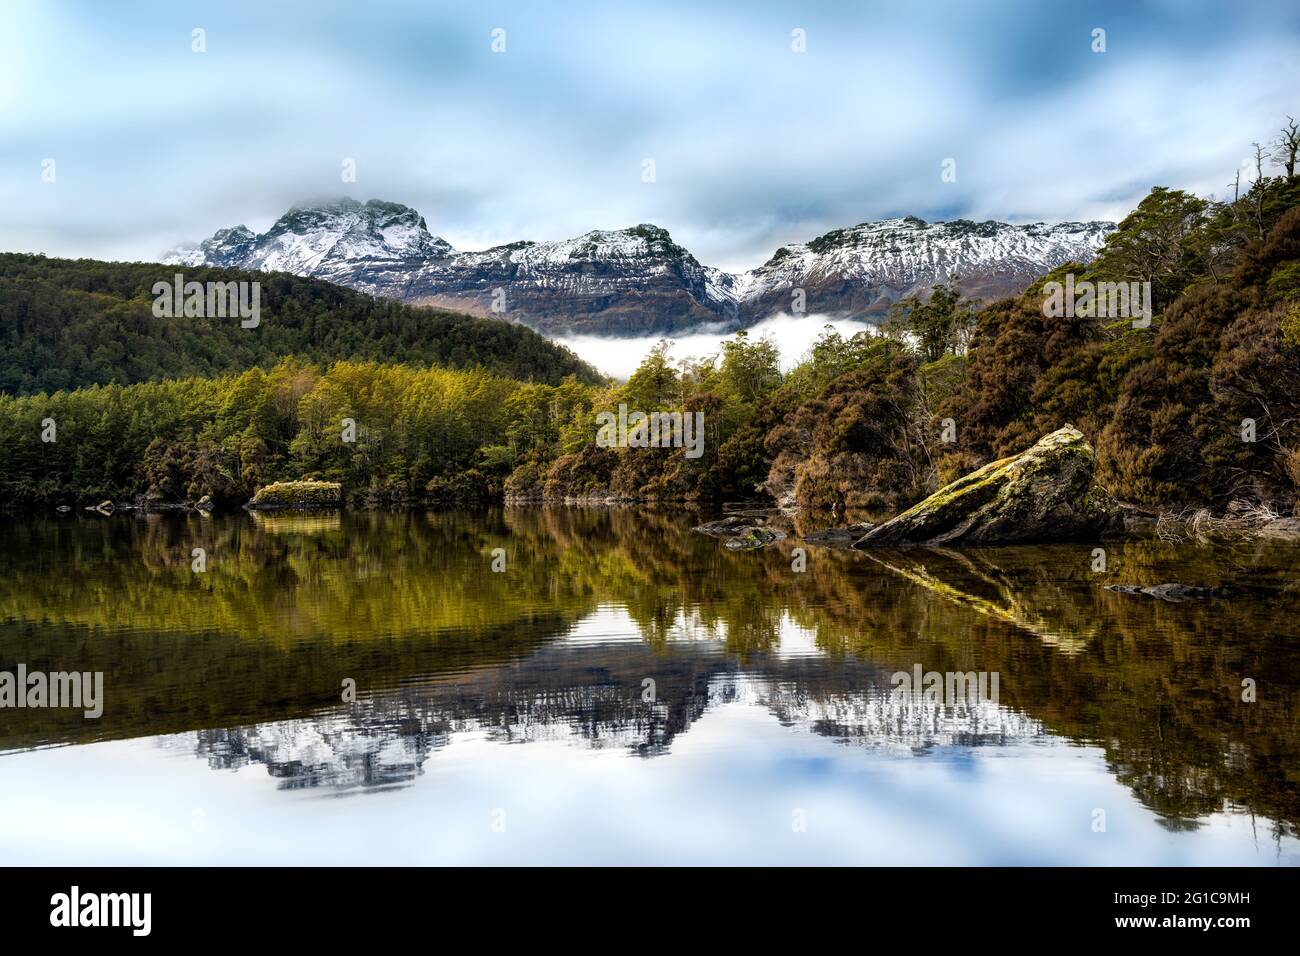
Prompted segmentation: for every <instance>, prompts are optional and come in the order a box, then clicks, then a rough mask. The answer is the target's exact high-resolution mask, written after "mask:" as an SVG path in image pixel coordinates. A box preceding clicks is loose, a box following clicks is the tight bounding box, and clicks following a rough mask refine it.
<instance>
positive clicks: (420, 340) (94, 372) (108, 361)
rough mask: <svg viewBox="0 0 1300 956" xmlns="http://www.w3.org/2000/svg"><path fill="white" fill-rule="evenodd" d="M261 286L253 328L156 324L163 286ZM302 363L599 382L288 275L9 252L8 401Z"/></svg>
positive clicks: (219, 321) (513, 329) (446, 323)
mask: <svg viewBox="0 0 1300 956" xmlns="http://www.w3.org/2000/svg"><path fill="white" fill-rule="evenodd" d="M178 271H179V272H182V273H183V274H184V277H185V281H187V282H190V281H194V282H202V283H206V282H230V281H241V280H242V281H247V282H253V281H256V282H259V283H260V284H261V288H260V306H261V308H260V318H259V321H258V323H257V325H256V327H255V328H243V327H241V324H240V320H239V319H238V318H237V317H233V318H212V317H198V316H195V317H177V318H159V317H155V315H154V314H153V303H154V295H153V294H152V291H151V290H152V288H153V286H154V284H155V283H157V282H160V281H163V282H169V283H170V282H171V281H172V280H173V276H174V275H175V274H176V273H177V272H178ZM289 355H295V356H298V357H300V358H304V359H307V360H309V361H312V362H319V363H329V362H333V361H338V360H341V359H359V360H364V359H375V360H382V361H385V362H397V363H403V364H412V365H420V366H424V365H430V364H434V365H441V366H444V367H448V368H474V367H482V368H485V369H487V370H488V371H492V372H496V373H499V374H502V375H507V376H510V377H512V378H517V379H521V380H525V381H538V382H549V383H551V384H557V383H559V382H560V381H562V380H563V379H564V378H565V377H567V376H569V375H574V376H577V378H578V379H579V380H581V381H585V382H591V383H594V382H597V381H599V380H600V376H599V375H598V374H597V373H596V371H595V370H594V369H592V368H591V367H590V366H588V365H587V364H586V363H584V362H582V361H581V360H580V359H578V357H577V356H575V355H574V354H573V353H572V352H570V351H568V350H567V349H565V348H563V347H562V346H559V345H556V344H554V343H552V342H549V341H547V340H546V339H545V338H543V337H542V336H540V335H538V334H537V333H535V332H533V331H531V330H530V329H527V328H524V327H523V326H520V325H515V324H511V323H508V322H503V321H496V320H491V319H482V318H472V317H470V316H466V315H460V314H457V313H453V312H443V311H437V310H433V309H420V308H412V307H409V306H404V305H400V304H398V303H396V302H391V301H388V300H384V299H376V298H373V297H371V296H368V295H364V294H362V293H359V292H354V291H352V290H350V289H344V288H342V287H339V286H335V285H332V284H330V283H328V282H323V281H320V280H317V279H305V278H300V277H297V276H292V275H288V274H285V273H255V272H244V271H240V270H236V269H216V268H203V267H185V268H183V269H181V268H179V267H176V266H163V265H158V264H151V263H123V262H97V261H94V260H88V259H77V260H70V259H48V258H46V257H44V256H37V255H22V254H16V253H0V392H4V393H8V394H27V393H31V392H42V391H48V392H52V391H57V390H59V389H69V388H79V387H81V386H85V385H107V384H113V383H116V384H122V385H125V384H130V383H134V382H148V381H161V380H163V379H169V378H183V377H188V376H195V375H199V376H213V375H221V374H224V373H227V372H242V371H244V370H246V369H249V368H251V367H253V366H255V365H262V366H267V367H269V366H271V365H274V364H275V362H276V361H278V360H279V359H281V358H283V357H285V356H289Z"/></svg>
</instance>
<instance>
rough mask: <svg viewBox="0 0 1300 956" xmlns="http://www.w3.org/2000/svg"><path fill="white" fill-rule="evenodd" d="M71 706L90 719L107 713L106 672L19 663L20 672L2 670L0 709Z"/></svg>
mask: <svg viewBox="0 0 1300 956" xmlns="http://www.w3.org/2000/svg"><path fill="white" fill-rule="evenodd" d="M4 707H32V708H36V707H68V708H72V709H78V710H81V711H82V712H83V716H85V717H87V718H88V719H90V720H97V719H98V718H99V717H100V716H101V715H102V714H103V713H104V672H103V671H95V672H94V673H91V672H90V671H86V672H85V673H81V672H79V671H71V672H64V671H52V672H51V673H49V674H46V673H45V672H43V671H30V672H29V671H28V670H27V665H26V664H19V665H18V671H17V673H14V672H11V671H0V708H4Z"/></svg>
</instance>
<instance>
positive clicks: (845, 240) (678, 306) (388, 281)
mask: <svg viewBox="0 0 1300 956" xmlns="http://www.w3.org/2000/svg"><path fill="white" fill-rule="evenodd" d="M1114 228H1115V225H1114V224H1113V223H1109V222H1086V223H1078V222H1065V223H1057V224H1054V225H1048V224H1045V223H1032V224H1030V225H1022V226H1013V225H1008V224H1007V223H1003V222H991V221H990V222H979V223H977V222H971V221H970V220H965V219H957V220H953V221H951V222H935V223H927V222H925V221H924V220H921V219H917V218H915V217H911V216H909V217H907V218H904V219H886V220H882V221H879V222H867V223H862V224H860V225H857V226H852V227H849V228H846V229H836V230H833V231H831V232H828V233H826V234H825V235H822V236H819V237H817V238H816V239H813V240H811V241H810V242H807V243H800V244H797V245H790V246H783V247H781V248H780V249H778V250H777V251H776V252H775V254H773V256H772V257H771V258H770V259H769V260H768V261H767V262H765V263H764V264H763V265H761V266H759V267H758V268H757V269H751V270H749V271H747V272H742V273H727V272H723V271H722V270H719V269H713V268H710V267H708V266H704V265H701V263H700V262H699V260H697V259H696V258H695V257H694V256H693V255H691V253H690V252H689V251H687V250H686V249H684V248H682V247H681V246H679V245H678V244H677V243H675V242H674V241H673V240H672V237H671V236H670V235H669V234H668V232H667V231H666V230H664V229H661V228H660V227H658V226H654V225H646V224H643V225H638V226H633V227H630V228H627V229H616V230H594V231H592V232H588V233H586V234H585V235H582V236H578V237H577V238H575V239H565V240H560V241H553V242H529V241H521V242H513V243H509V244H508V245H504V246H497V247H495V248H492V249H487V250H484V251H482V252H458V251H456V250H455V249H453V248H452V246H451V244H450V243H448V242H447V241H446V240H444V239H441V238H439V237H437V236H434V235H432V234H430V232H429V230H428V228H427V226H426V224H425V221H424V219H423V217H421V216H420V214H419V213H417V212H416V211H415V210H414V209H411V208H409V207H407V206H402V205H399V204H397V203H390V202H382V201H379V200H371V201H369V202H366V203H360V202H357V201H356V200H352V199H341V200H338V201H335V202H328V203H321V204H309V205H301V206H295V207H294V208H293V209H291V210H289V212H287V213H286V214H285V215H283V216H282V217H280V219H278V220H277V221H276V222H275V224H274V225H272V226H271V228H270V229H268V230H267V231H266V232H265V233H262V234H261V235H258V234H256V233H254V232H253V231H252V230H250V229H248V228H247V227H245V226H242V225H241V226H236V227H234V228H233V229H222V230H219V231H218V232H217V233H215V234H214V235H213V236H212V237H211V238H209V239H206V240H204V241H203V242H202V243H201V244H199V245H198V246H197V247H190V248H183V249H176V250H172V251H171V252H169V253H167V254H166V255H165V256H164V257H163V260H162V261H163V262H165V263H169V264H175V265H185V266H196V265H221V266H237V267H239V268H244V269H257V270H261V271H284V272H292V273H295V274H297V275H309V276H313V277H315V278H319V279H327V280H329V281H331V282H337V283H339V284H340V285H346V286H350V287H352V288H356V289H360V290H362V291H365V292H369V293H372V294H375V295H382V296H387V297H391V298H395V299H400V300H402V301H405V302H409V303H414V304H418V305H430V306H437V307H442V308H450V309H456V310H458V311H464V312H470V313H472V314H475V315H483V316H490V315H496V314H499V315H502V316H503V317H506V318H511V319H514V320H516V321H518V322H521V323H523V324H525V325H528V326H530V327H532V328H534V329H537V330H538V331H540V332H543V333H545V334H548V335H568V334H594V335H612V336H635V335H657V334H671V333H676V332H681V331H683V330H685V329H691V328H698V327H700V326H710V325H712V326H717V327H720V328H723V329H726V330H732V329H739V328H745V327H747V326H751V325H754V324H756V323H758V322H760V321H762V320H763V319H765V318H767V317H768V316H771V315H774V314H777V313H782V312H789V311H791V305H792V300H793V295H794V291H795V290H796V289H802V290H803V292H804V298H805V311H806V312H808V313H811V314H824V315H832V316H838V317H847V318H868V319H870V318H878V317H880V316H883V315H884V314H885V313H886V312H887V311H888V309H889V306H890V305H891V304H892V303H894V302H896V301H898V300H899V299H900V298H902V297H904V296H907V295H911V294H914V293H923V292H926V291H928V290H929V288H930V286H931V285H933V284H934V283H936V282H941V281H953V280H954V277H957V280H956V281H957V285H958V286H959V287H960V288H961V289H962V291H964V292H965V293H966V294H967V295H970V296H971V297H973V298H978V299H984V300H988V299H994V298H1000V297H1002V296H1006V295H1011V294H1014V293H1016V292H1019V291H1022V290H1023V289H1024V288H1025V287H1026V286H1027V285H1029V283H1030V282H1032V281H1033V280H1034V279H1035V278H1037V277H1038V276H1041V275H1043V274H1044V273H1046V272H1049V271H1050V270H1051V269H1053V268H1055V267H1056V266H1059V265H1061V264H1062V263H1065V262H1070V261H1079V262H1086V261H1088V260H1090V259H1091V258H1092V257H1093V255H1094V254H1095V253H1096V250H1097V249H1098V248H1099V247H1100V246H1101V244H1102V242H1103V241H1104V239H1105V237H1106V235H1107V234H1108V233H1110V232H1111V231H1112V230H1114ZM498 290H499V291H498ZM494 305H498V306H502V307H503V309H504V311H502V309H501V308H494Z"/></svg>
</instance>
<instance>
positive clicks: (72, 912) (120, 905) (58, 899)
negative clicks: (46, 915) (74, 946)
mask: <svg viewBox="0 0 1300 956" xmlns="http://www.w3.org/2000/svg"><path fill="white" fill-rule="evenodd" d="M50 907H51V909H50V925H51V926H129V927H131V934H132V935H133V936H148V935H149V931H150V929H151V928H152V924H153V894H152V893H85V894H83V893H82V892H81V888H80V887H78V886H74V887H73V888H72V890H71V891H70V892H68V893H55V894H54V895H53V896H51V897H50Z"/></svg>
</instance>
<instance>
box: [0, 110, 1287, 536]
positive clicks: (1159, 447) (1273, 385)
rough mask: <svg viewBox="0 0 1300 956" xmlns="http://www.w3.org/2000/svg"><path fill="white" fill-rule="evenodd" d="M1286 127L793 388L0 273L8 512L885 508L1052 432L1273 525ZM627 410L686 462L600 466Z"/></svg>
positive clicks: (1144, 493)
mask: <svg viewBox="0 0 1300 956" xmlns="http://www.w3.org/2000/svg"><path fill="white" fill-rule="evenodd" d="M1290 130H1291V135H1290V138H1289V139H1288V138H1287V131H1286V130H1284V131H1283V136H1282V138H1281V139H1280V140H1279V141H1278V143H1277V144H1276V149H1275V150H1274V151H1272V152H1270V151H1266V150H1264V149H1263V148H1260V149H1258V150H1257V154H1256V155H1257V164H1256V169H1255V176H1254V178H1253V181H1251V182H1250V183H1248V184H1242V183H1241V182H1240V178H1239V180H1238V182H1237V183H1235V184H1233V187H1232V189H1233V194H1232V196H1231V198H1227V199H1224V200H1216V199H1213V198H1205V197H1198V196H1195V195H1192V194H1189V193H1187V192H1184V191H1180V190H1177V189H1170V188H1166V187H1157V188H1155V189H1153V190H1152V191H1151V192H1150V194H1149V195H1147V196H1146V197H1145V198H1144V199H1143V200H1142V201H1141V202H1140V203H1139V204H1138V206H1137V208H1136V209H1134V210H1133V212H1132V213H1131V214H1130V215H1128V216H1127V217H1126V218H1125V219H1124V220H1123V221H1122V222H1121V223H1120V224H1119V228H1118V230H1116V231H1115V232H1114V233H1113V234H1111V235H1110V236H1109V238H1108V239H1107V241H1106V243H1105V245H1104V247H1103V248H1102V249H1101V250H1100V252H1099V254H1098V256H1097V257H1096V258H1095V259H1094V261H1092V262H1091V263H1088V264H1086V265H1085V264H1070V265H1065V266H1062V267H1060V268H1058V269H1056V270H1054V271H1053V272H1052V273H1051V274H1050V275H1048V276H1045V277H1043V278H1042V279H1041V280H1039V281H1038V282H1035V283H1034V284H1033V285H1032V286H1031V287H1030V288H1029V289H1028V290H1026V291H1025V292H1024V293H1023V294H1021V295H1018V296H1013V297H1010V298H1006V299H1003V300H1001V301H997V302H993V303H989V304H986V305H983V306H979V305H977V304H976V303H972V302H969V301H967V300H965V299H964V298H963V297H962V296H961V295H960V294H958V293H957V292H956V291H954V288H953V287H952V286H949V285H939V286H936V287H935V288H934V289H932V290H931V292H930V294H928V295H926V296H923V297H921V296H918V297H914V298H909V299H904V300H903V301H901V302H899V303H898V304H897V305H896V307H895V308H894V310H893V311H892V312H891V314H890V316H889V319H888V320H887V321H886V322H884V323H883V324H882V325H881V326H880V327H879V329H877V330H876V331H873V332H862V333H859V334H857V335H854V336H852V337H848V338H846V337H844V336H841V335H840V334H838V333H837V332H835V331H834V330H833V329H830V328H829V327H828V328H827V330H826V331H825V332H824V334H823V335H822V336H821V337H820V338H819V339H818V340H817V341H816V343H815V344H814V345H813V347H812V348H811V349H810V350H809V352H808V354H807V355H806V356H805V357H804V359H803V360H802V361H801V362H800V363H799V364H797V365H796V366H795V367H793V368H791V369H789V370H788V371H785V372H783V371H782V369H781V368H780V364H779V357H778V353H777V350H776V348H775V346H774V345H773V344H772V343H771V342H769V341H765V340H762V339H752V338H751V337H750V336H748V335H747V334H746V333H744V332H740V333H737V334H736V335H735V336H734V337H733V338H731V339H730V340H729V341H726V342H724V343H723V345H722V347H721V350H720V352H719V353H718V354H717V355H714V356H707V357H704V358H699V359H696V358H683V359H679V360H675V359H674V357H673V356H672V354H671V352H670V346H669V344H668V343H667V342H664V343H661V344H660V345H659V346H657V347H656V348H655V349H653V350H652V351H651V353H650V354H649V355H648V356H647V357H646V358H645V360H644V361H643V362H642V363H641V365H640V367H639V368H638V369H637V370H636V372H635V373H634V374H633V375H632V376H631V377H630V378H629V379H628V381H626V382H611V381H607V380H604V379H602V378H601V377H600V376H598V375H597V374H596V373H595V372H594V371H593V370H591V369H590V368H589V367H587V366H585V365H584V364H583V363H581V362H580V361H579V360H577V359H576V357H574V356H573V355H572V353H570V352H568V351H567V350H564V349H561V348H559V347H558V346H554V345H552V344H551V343H548V342H546V340H544V339H542V338H541V337H540V336H536V335H535V334H534V333H531V332H529V331H528V330H526V329H522V328H521V327H519V326H511V325H508V324H506V323H499V322H490V321H487V320H483V319H472V318H468V317H463V316H456V315H452V314H448V313H441V312H433V311H429V310H421V309H413V308H408V307H405V306H401V305H397V304H395V303H388V302H384V301H381V300H376V299H373V298H370V297H367V296H363V295H360V294H358V293H354V292H349V291H347V290H343V289H338V288H336V287H334V286H330V285H328V284H326V283H321V282H316V281H313V280H306V279H294V278H293V277H290V276H282V275H271V276H258V278H259V279H260V280H261V281H262V282H263V283H264V284H265V286H266V287H267V288H266V289H265V290H264V292H263V299H264V301H265V302H267V303H269V305H268V309H269V310H270V312H271V314H272V317H273V320H268V319H264V320H263V322H262V326H263V329H264V331H265V332H266V333H267V334H266V335H265V336H263V337H258V336H250V335H249V334H248V333H247V332H246V331H245V330H241V329H240V328H239V324H238V322H232V321H230V320H219V319H218V320H210V321H209V320H186V321H176V320H168V322H167V323H165V324H160V323H159V320H157V319H155V318H154V317H153V315H152V313H151V311H150V309H149V297H148V295H147V290H148V287H149V285H150V284H151V283H152V281H153V280H155V279H157V275H156V273H157V272H158V269H159V267H158V266H146V265H122V264H109V263H97V262H87V261H84V260H82V261H77V262H68V261H62V260H49V259H44V258H42V257H38V256H16V255H6V256H0V317H2V318H3V321H2V322H0V389H2V390H3V391H4V393H5V394H3V395H0V441H3V443H4V447H5V448H6V456H5V458H4V459H3V462H2V463H0V496H2V499H3V502H4V505H5V506H6V507H10V508H21V507H32V506H50V505H54V504H63V503H67V504H86V503H93V502H95V501H98V500H101V499H104V498H109V499H112V500H115V501H117V500H128V499H135V500H142V501H144V502H155V503H163V502H182V501H193V500H195V499H197V498H199V497H200V496H202V495H209V496H211V497H212V498H213V499H214V500H215V501H217V502H219V503H221V504H227V505H232V504H241V503H243V502H244V501H246V500H248V498H250V497H251V495H252V494H253V493H254V492H255V491H256V489H257V488H258V487H261V486H262V485H264V484H266V483H269V482H272V481H277V480H285V479H295V478H313V479H321V480H329V481H339V482H341V483H342V484H343V486H344V493H345V495H346V497H347V500H348V501H349V502H350V503H352V504H370V505H377V504H414V503H432V502H440V501H472V500H500V499H501V498H503V497H504V498H505V499H506V500H509V501H544V500H546V501H563V500H568V501H610V500H617V501H698V502H717V501H726V500H736V499H755V498H771V499H774V500H776V501H778V502H780V503H782V504H785V505H793V506H798V507H800V508H803V509H808V510H823V509H824V510H827V511H830V512H832V513H835V514H845V513H847V512H848V511H849V510H850V509H892V508H898V507H902V506H905V505H907V504H910V503H912V502H914V501H916V500H919V499H920V498H921V497H924V496H925V495H926V494H928V493H930V492H931V491H933V490H934V489H935V488H936V487H937V486H939V485H940V484H942V483H945V482H947V481H951V480H953V479H955V478H956V477H958V476H960V475H961V474H963V473H965V472H967V471H969V470H971V469H973V468H975V467H977V466H979V465H981V464H984V463H986V462H988V461H991V460H994V459H996V458H999V457H1002V456H1005V455H1008V454H1011V453H1014V452H1018V451H1021V450H1023V449H1024V448H1026V447H1028V446H1029V445H1030V444H1032V443H1033V442H1034V441H1035V440H1037V439H1038V438H1039V437H1041V436H1042V435H1043V434H1045V433H1047V432H1049V431H1051V430H1053V429H1055V428H1058V427H1060V426H1061V425H1064V424H1066V423H1073V424H1074V425H1076V426H1077V427H1078V428H1080V429H1081V430H1082V431H1083V432H1084V434H1085V435H1086V436H1087V437H1088V438H1089V440H1090V441H1091V442H1092V443H1093V445H1094V446H1095V448H1096V450H1097V457H1098V468H1099V477H1100V479H1101V481H1102V483H1103V484H1104V485H1105V486H1106V487H1107V488H1108V489H1109V490H1110V491H1111V492H1112V493H1113V494H1114V495H1115V496H1116V497H1118V498H1119V499H1121V500H1123V501H1128V502H1133V503H1135V504H1140V505H1144V506H1148V507H1152V508H1160V509H1173V508H1182V507H1188V506H1192V505H1195V506H1198V507H1208V508H1211V509H1223V508H1225V507H1227V506H1228V504H1229V503H1230V502H1232V501H1235V500H1247V501H1252V502H1258V503H1261V504H1266V505H1268V506H1269V507H1272V508H1275V509H1276V510H1278V511H1281V512H1284V513H1291V512H1292V511H1293V509H1294V508H1295V504H1296V499H1297V490H1298V489H1300V177H1298V176H1297V173H1296V146H1297V137H1296V136H1295V134H1294V124H1292V126H1291V127H1290ZM1273 171H1276V174H1270V173H1271V172H1273ZM199 271H200V272H202V271H211V272H213V273H216V274H217V276H218V277H219V278H221V277H229V275H230V274H232V273H231V272H230V270H199ZM240 275H242V276H245V277H247V276H253V275H254V274H252V273H246V274H240ZM1067 275H1073V276H1074V277H1075V279H1076V280H1077V281H1089V282H1138V283H1149V284H1150V289H1151V299H1152V301H1151V305H1152V312H1153V319H1152V321H1151V322H1150V323H1149V325H1146V326H1145V327H1143V326H1141V324H1139V323H1134V322H1132V321H1130V319H1129V318H1127V317H1109V318H1107V317H1089V316H1074V317H1070V318H1056V317H1049V312H1050V311H1051V310H1049V309H1047V308H1045V307H1044V300H1045V298H1046V296H1045V293H1044V285H1045V284H1046V283H1048V282H1056V281H1062V280H1063V279H1064V278H1065V277H1066V276H1067ZM195 277H196V278H199V279H202V278H203V276H201V275H196V276H195ZM187 278H188V276H187ZM187 322H188V323H189V324H186V323H187ZM223 323H224V324H223ZM259 331H261V330H259ZM620 404H625V405H626V406H627V407H628V408H629V409H635V410H638V411H641V412H644V413H651V412H655V411H664V412H682V413H694V412H700V413H703V421H704V424H705V436H704V454H703V455H702V456H701V457H698V458H692V457H687V455H686V453H685V452H686V449H682V448H639V447H637V448H611V447H601V446H600V445H598V443H597V442H596V440H595V438H596V431H597V429H596V421H597V415H598V414H600V413H602V412H612V411H614V410H616V409H618V407H619V405H620ZM344 420H350V421H352V422H353V423H354V433H355V434H354V440H351V441H348V440H345V439H344V438H343V437H342V436H343V434H344V431H343V429H344V424H343V423H344ZM51 423H52V425H53V428H54V432H53V434H51V430H50V426H51Z"/></svg>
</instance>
